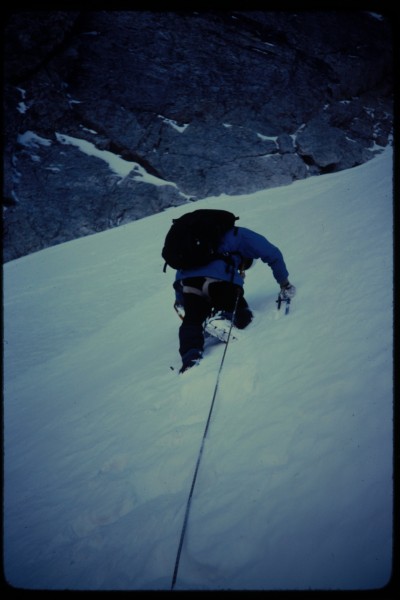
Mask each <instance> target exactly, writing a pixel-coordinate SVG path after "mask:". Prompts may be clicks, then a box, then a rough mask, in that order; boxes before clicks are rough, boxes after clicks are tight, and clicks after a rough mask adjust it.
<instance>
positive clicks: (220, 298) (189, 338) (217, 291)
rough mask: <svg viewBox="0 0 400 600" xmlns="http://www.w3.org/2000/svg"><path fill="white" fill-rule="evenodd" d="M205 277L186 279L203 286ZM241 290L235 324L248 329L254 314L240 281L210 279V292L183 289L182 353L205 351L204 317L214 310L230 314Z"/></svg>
mask: <svg viewBox="0 0 400 600" xmlns="http://www.w3.org/2000/svg"><path fill="white" fill-rule="evenodd" d="M203 281H204V279H203V278H199V281H198V282H196V280H195V279H191V280H185V282H184V283H185V284H188V285H191V286H194V287H198V289H201V286H202V283H203ZM196 283H197V285H196ZM238 294H239V299H238V304H237V308H236V313H235V316H234V319H233V324H234V325H235V327H237V328H238V329H244V328H245V327H246V326H247V325H248V324H249V323H250V321H251V320H252V318H253V314H252V312H251V310H250V309H249V305H248V304H247V302H246V300H245V298H244V296H243V288H242V287H240V286H239V285H236V284H233V283H230V282H229V281H217V282H213V283H210V285H209V287H208V296H204V295H202V296H200V295H198V294H193V293H183V307H184V309H185V316H184V318H183V321H182V325H181V327H180V329H179V353H180V355H181V356H182V357H184V356H185V355H187V354H188V353H189V352H190V351H193V350H198V351H200V352H202V351H203V348H204V331H203V325H204V321H205V320H206V319H207V317H209V316H210V315H211V314H213V313H214V312H216V311H220V310H222V311H224V312H226V313H228V315H227V316H232V313H233V312H234V310H235V305H236V300H237V296H238ZM229 313H230V315H229Z"/></svg>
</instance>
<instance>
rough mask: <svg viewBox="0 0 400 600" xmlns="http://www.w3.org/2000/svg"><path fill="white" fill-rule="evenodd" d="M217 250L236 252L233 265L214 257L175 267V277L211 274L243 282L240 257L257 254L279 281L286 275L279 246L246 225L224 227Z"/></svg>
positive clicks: (233, 255) (206, 275) (254, 256)
mask: <svg viewBox="0 0 400 600" xmlns="http://www.w3.org/2000/svg"><path fill="white" fill-rule="evenodd" d="M218 252H219V253H224V252H232V253H234V252H237V253H238V254H232V259H233V261H234V266H233V267H232V266H230V265H228V264H227V262H226V261H225V260H223V259H218V260H214V261H212V262H211V263H209V264H208V265H206V266H204V267H197V268H196V269H187V270H181V271H177V272H176V280H177V281H179V280H180V279H186V278H188V277H213V278H214V279H222V280H223V281H233V282H234V283H237V284H239V285H243V283H244V281H243V278H242V277H241V276H240V273H239V271H238V268H239V266H240V263H241V260H242V259H241V257H244V258H252V259H257V258H261V260H262V261H263V262H265V263H267V265H269V266H270V267H271V269H272V273H273V276H274V277H275V279H276V281H277V282H278V283H279V284H280V283H283V282H284V281H285V280H286V279H287V278H288V276H289V273H288V271H287V269H286V265H285V261H284V260H283V256H282V252H281V251H280V250H279V248H277V247H276V246H274V245H273V244H271V242H269V241H268V240H267V238H265V237H264V236H262V235H260V234H259V233H256V232H255V231H252V230H251V229H247V228H246V227H235V228H234V229H231V230H230V231H228V232H227V233H226V234H225V235H224V237H223V238H222V241H221V244H220V246H219V248H218Z"/></svg>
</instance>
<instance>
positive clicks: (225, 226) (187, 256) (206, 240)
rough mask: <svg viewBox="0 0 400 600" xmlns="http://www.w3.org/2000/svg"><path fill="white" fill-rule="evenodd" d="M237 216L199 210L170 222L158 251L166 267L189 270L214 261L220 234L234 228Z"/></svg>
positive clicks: (220, 211)
mask: <svg viewBox="0 0 400 600" xmlns="http://www.w3.org/2000/svg"><path fill="white" fill-rule="evenodd" d="M237 219H239V217H235V215H234V214H233V213H231V212H229V211H227V210H217V209H215V210H214V209H208V208H201V209H199V210H195V211H193V212H190V213H186V214H184V215H183V216H182V217H179V219H173V220H172V225H171V228H170V230H169V231H168V233H167V236H166V238H165V242H164V248H163V250H162V253H161V255H162V257H163V259H164V260H165V265H164V271H165V270H166V268H167V265H169V266H170V267H172V268H173V269H193V268H196V267H201V266H204V265H207V264H208V263H210V262H211V261H213V260H216V259H217V258H224V259H225V256H223V255H220V254H218V246H219V244H220V242H221V239H222V237H223V235H224V234H225V233H226V232H227V231H229V230H230V229H232V228H233V227H235V221H237Z"/></svg>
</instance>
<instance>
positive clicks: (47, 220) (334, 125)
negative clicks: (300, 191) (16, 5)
mask: <svg viewBox="0 0 400 600" xmlns="http://www.w3.org/2000/svg"><path fill="white" fill-rule="evenodd" d="M4 37H5V63H4V102H5V108H4V114H5V123H4V132H5V144H4V193H3V197H4V205H5V210H4V228H3V258H4V261H8V260H12V259H15V258H18V257H20V256H23V255H26V254H29V253H31V252H35V251H37V250H40V249H43V248H46V247H48V246H51V245H55V244H58V243H61V242H65V241H68V240H71V239H74V238H77V237H80V236H83V235H88V234H90V233H95V232H98V231H103V230H105V229H108V228H110V227H116V226H118V225H120V224H124V223H127V222H129V221H132V220H135V219H138V218H141V217H143V216H147V215H150V214H153V213H155V212H159V211H162V210H164V209H165V208H166V207H168V206H174V205H178V204H183V203H186V202H191V201H195V200H198V199H200V198H204V197H207V196H210V195H218V194H222V193H226V194H246V193H251V192H254V191H257V190H260V189H263V188H268V187H274V186H279V185H286V184H289V183H291V182H292V181H294V180H296V179H302V178H305V177H308V176H310V175H319V174H321V173H326V172H332V171H338V170H342V169H348V168H351V167H353V166H355V165H359V164H361V163H363V162H365V161H367V160H369V159H370V158H372V157H373V156H374V153H375V152H377V151H379V149H380V148H381V147H384V146H386V145H387V144H388V143H390V136H391V132H392V120H393V117H392V113H393V111H392V81H393V72H392V62H393V47H392V26H391V22H390V18H389V17H388V16H387V15H377V14H372V13H368V12H365V11H364V12H361V11H360V12H358V11H357V12H351V11H344V12H334V11H325V12H314V11H311V12H307V11H305V12H299V13H294V12H266V11H249V12H246V11H215V12H213V11H207V12H193V11H191V12H189V11H187V12H185V11H182V12H168V11H94V12H90V11H89V12H87V11H85V12H80V11H32V12H29V11H23V12H15V13H10V14H9V16H8V18H7V20H6V25H5V35H4ZM110 157H111V158H112V157H119V158H120V161H119V163H118V167H115V166H114V163H113V162H112V160H111V159H110ZM117 162H118V161H117ZM121 165H122V166H123V170H121Z"/></svg>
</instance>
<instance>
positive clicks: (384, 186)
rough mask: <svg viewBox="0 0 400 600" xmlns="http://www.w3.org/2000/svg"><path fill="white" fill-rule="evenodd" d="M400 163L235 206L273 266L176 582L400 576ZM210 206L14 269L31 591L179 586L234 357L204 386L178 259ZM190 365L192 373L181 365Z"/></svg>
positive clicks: (335, 582) (8, 388) (172, 213)
mask: <svg viewBox="0 0 400 600" xmlns="http://www.w3.org/2000/svg"><path fill="white" fill-rule="evenodd" d="M392 200H393V199H392V152H391V149H389V148H388V149H386V150H385V151H383V152H382V153H381V154H379V155H378V156H377V157H375V158H374V159H373V160H372V161H370V162H368V163H366V164H363V165H361V166H359V167H356V168H354V169H351V170H348V171H342V172H340V173H335V174H329V175H323V176H320V177H312V178H309V179H307V180H302V181H299V182H296V183H293V184H292V185H289V186H285V187H279V188H275V189H268V190H265V191H261V192H258V193H255V194H252V195H246V196H235V197H229V196H219V197H214V198H207V199H205V200H203V201H201V202H199V203H196V206H195V208H200V207H202V208H224V209H227V210H231V211H233V212H235V213H236V214H237V215H239V216H240V222H239V224H240V225H242V226H244V227H249V228H251V229H254V230H255V231H257V232H258V233H261V234H263V235H265V236H266V237H267V238H268V239H269V240H270V241H271V242H272V243H273V244H275V245H277V246H278V247H279V248H280V249H281V250H282V252H283V254H284V257H285V260H286V264H287V267H288V269H289V272H290V281H291V282H292V283H293V284H294V285H295V286H296V287H297V295H296V298H295V299H294V300H293V302H292V306H291V312H290V314H289V315H288V316H285V315H284V314H283V311H280V312H278V311H277V309H276V303H275V300H276V297H277V293H278V286H277V284H276V282H275V280H274V279H273V277H272V273H271V270H270V269H269V267H268V266H267V265H265V264H263V263H262V262H260V261H257V262H256V264H255V265H254V266H253V267H252V268H251V269H250V270H249V271H248V272H247V277H246V284H245V290H246V298H247V300H248V302H249V303H250V305H251V307H252V309H253V311H254V315H255V318H254V321H253V322H252V323H251V325H250V326H249V327H248V329H247V330H245V331H243V332H241V333H240V339H239V340H237V341H233V342H231V343H230V344H229V345H228V349H227V354H226V357H225V362H224V366H223V369H222V372H221V377H220V381H219V387H218V392H217V396H216V399H215V405H214V410H213V413H212V418H211V422H210V427H209V430H208V434H207V437H206V440H205V445H204V451H203V454H202V459H201V464H200V468H199V473H198V477H197V481H196V485H195V489H194V494H193V499H192V503H191V509H190V514H189V520H188V527H187V530H186V534H185V539H184V544H183V549H182V554H181V559H180V564H179V571H178V577H177V582H176V589H177V590H179V589H181V590H224V589H229V590H275V589H286V590H293V589H299V590H310V589H311V590H314V589H321V590H326V589H335V590H353V589H375V588H380V587H382V586H384V585H385V584H387V582H388V581H389V579H390V577H391V568H392V534H393V532H392V517H393V515H392V509H393V506H392V504H393V502H392V491H393V489H392V475H393V473H392V458H393V422H392V421H393V394H392V380H393V377H392V375H393V373H392V371H393V364H392V349H393V332H392V318H393V295H392V290H393V261H392V245H393V236H392V227H393V222H392ZM193 209H194V207H193V205H192V204H190V205H187V204H186V205H183V206H179V207H177V208H172V209H168V210H167V211H165V212H163V213H160V214H157V215H154V216H151V217H148V218H145V219H142V220H139V221H136V222H134V223H131V224H129V225H125V226H123V227H120V228H117V229H113V230H109V231H106V232H104V233H100V234H97V235H93V236H89V237H85V238H81V239H78V240H75V241H72V242H69V243H66V244H62V245H59V246H56V247H53V248H49V249H46V250H43V251H41V252H38V253H36V254H31V255H29V256H26V257H24V258H21V259H18V260H15V261H12V262H10V263H7V264H6V265H5V266H4V569H5V576H6V578H7V581H8V583H9V584H10V585H11V586H14V587H17V588H27V589H52V590H61V589H70V590H88V589H89V590H163V589H166V590H168V589H170V586H171V579H172V574H173V568H174V564H175V559H176V555H177V550H178V543H179V538H180V534H181V530H182V525H183V518H184V514H185V508H186V502H187V499H188V495H189V491H190V486H191V482H192V479H193V474H194V469H195V465H196V461H197V457H198V454H199V449H200V446H201V442H202V438H203V433H204V430H205V425H206V421H207V416H208V414H209V409H210V405H211V400H212V397H213V391H214V387H215V383H216V378H217V373H218V369H219V366H220V362H221V358H222V354H223V351H224V348H225V346H224V345H223V344H217V345H213V346H212V347H210V348H209V350H208V352H207V353H206V356H205V358H204V360H203V362H202V364H200V365H199V366H198V367H195V368H194V369H192V370H191V371H188V372H187V373H185V374H183V375H178V374H177V368H179V366H180V360H179V354H178V339H177V335H178V328H179V324H180V321H179V319H178V318H177V315H176V314H175V312H174V310H173V307H172V304H173V291H172V281H173V278H174V271H172V270H170V269H168V270H167V273H166V274H165V273H163V270H162V269H163V261H162V258H161V248H162V245H163V241H164V237H165V235H166V232H167V231H168V229H169V226H170V224H171V219H172V218H174V217H177V216H179V215H181V214H183V213H184V212H186V211H187V210H193ZM171 365H172V366H174V367H175V371H172V370H171V369H170V366H171Z"/></svg>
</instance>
